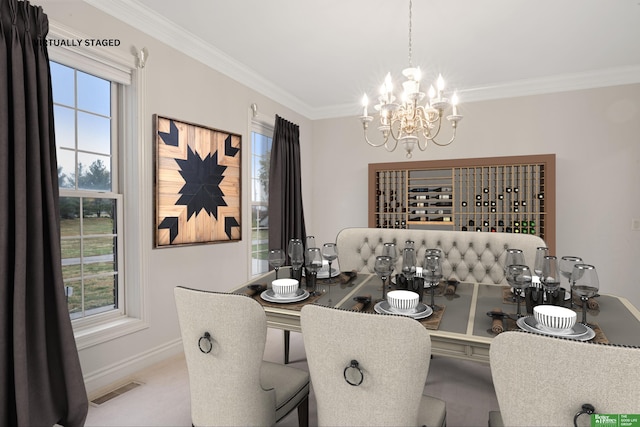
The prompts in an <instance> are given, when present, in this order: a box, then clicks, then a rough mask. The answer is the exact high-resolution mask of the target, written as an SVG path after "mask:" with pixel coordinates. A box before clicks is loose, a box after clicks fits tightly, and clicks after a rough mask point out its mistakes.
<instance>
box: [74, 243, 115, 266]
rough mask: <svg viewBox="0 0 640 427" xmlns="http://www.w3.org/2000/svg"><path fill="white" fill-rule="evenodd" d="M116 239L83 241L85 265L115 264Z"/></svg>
mask: <svg viewBox="0 0 640 427" xmlns="http://www.w3.org/2000/svg"><path fill="white" fill-rule="evenodd" d="M115 243H116V238H115V237H92V238H86V239H84V240H83V247H82V248H83V255H84V258H83V261H84V263H85V264H90V263H92V262H113V260H114V258H113V254H114V252H115V251H114V250H113V248H114V245H115Z"/></svg>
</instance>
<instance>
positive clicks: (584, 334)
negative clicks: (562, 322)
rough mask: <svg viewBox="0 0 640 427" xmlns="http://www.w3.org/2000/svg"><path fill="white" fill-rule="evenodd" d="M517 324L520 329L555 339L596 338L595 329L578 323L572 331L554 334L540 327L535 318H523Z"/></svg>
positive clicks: (581, 339) (583, 339) (584, 339)
mask: <svg viewBox="0 0 640 427" xmlns="http://www.w3.org/2000/svg"><path fill="white" fill-rule="evenodd" d="M516 324H517V325H518V326H519V327H520V329H524V330H525V331H528V332H535V333H538V334H544V335H551V336H553V337H561V338H569V339H572V340H578V341H589V340H590V339H591V338H593V337H595V336H596V333H595V332H594V330H593V329H591V328H590V327H588V326H585V325H583V324H582V323H576V324H575V325H574V326H573V328H571V331H568V332H560V333H558V332H552V331H550V330H548V329H546V328H545V329H541V328H540V327H538V321H537V320H536V319H535V317H533V316H527V317H521V318H519V319H518V320H517V321H516Z"/></svg>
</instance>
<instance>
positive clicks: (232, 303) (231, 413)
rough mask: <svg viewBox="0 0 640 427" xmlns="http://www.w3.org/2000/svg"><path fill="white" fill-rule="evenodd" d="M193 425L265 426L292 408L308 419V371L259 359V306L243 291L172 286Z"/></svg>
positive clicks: (263, 324) (262, 324)
mask: <svg viewBox="0 0 640 427" xmlns="http://www.w3.org/2000/svg"><path fill="white" fill-rule="evenodd" d="M174 296H175V301H176V307H177V309H178V319H179V322H180V331H181V335H182V344H183V347H184V354H185V359H186V362H187V369H188V372H189V389H190V394H191V420H192V423H193V425H194V426H213V425H216V426H254V425H255V426H269V425H273V424H275V423H276V422H278V421H280V420H281V419H282V418H283V417H285V416H286V415H287V414H288V413H289V412H291V411H293V410H294V409H296V408H297V410H298V423H299V425H300V426H307V425H308V419H309V400H308V396H309V373H308V372H306V371H303V370H300V369H297V368H293V367H290V366H284V365H280V364H276V363H271V362H266V361H263V360H262V357H263V354H264V348H265V342H266V336H267V321H266V315H265V312H264V309H263V308H262V306H261V305H260V304H259V303H258V302H257V301H255V300H253V299H252V298H249V297H247V296H246V295H239V294H226V293H217V292H207V291H202V290H196V289H189V288H185V287H176V288H175V289H174Z"/></svg>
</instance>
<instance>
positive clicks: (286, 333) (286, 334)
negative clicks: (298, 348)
mask: <svg viewBox="0 0 640 427" xmlns="http://www.w3.org/2000/svg"><path fill="white" fill-rule="evenodd" d="M290 335H291V331H284V364H285V365H286V364H288V363H289V339H290Z"/></svg>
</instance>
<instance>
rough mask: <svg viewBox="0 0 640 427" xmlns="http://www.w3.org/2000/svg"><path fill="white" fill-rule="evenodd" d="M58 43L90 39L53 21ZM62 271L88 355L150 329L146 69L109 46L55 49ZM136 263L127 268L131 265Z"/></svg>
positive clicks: (52, 33) (74, 322)
mask: <svg viewBox="0 0 640 427" xmlns="http://www.w3.org/2000/svg"><path fill="white" fill-rule="evenodd" d="M49 28H50V31H49V37H52V38H61V39H67V40H70V39H80V38H86V37H84V36H83V35H80V34H77V33H72V32H70V31H69V30H68V29H67V28H64V27H61V26H58V25H57V24H56V23H55V22H53V21H52V22H50V27H49ZM48 51H49V57H50V59H51V80H52V89H53V103H54V119H55V123H54V125H55V134H56V150H57V151H56V155H57V159H58V178H59V187H60V216H61V220H60V222H61V224H60V225H61V237H60V238H61V242H60V244H61V249H62V270H63V280H64V282H65V287H66V294H67V301H68V308H69V315H70V317H71V319H72V325H73V329H74V334H75V338H76V346H77V348H78V349H79V350H81V349H84V348H87V347H91V346H93V345H97V344H100V343H103V342H105V341H109V340H112V339H114V338H118V337H120V336H123V335H126V334H129V333H132V332H135V331H138V330H141V329H144V328H147V327H148V321H147V314H146V313H147V311H146V308H145V290H146V286H147V281H148V268H149V267H148V265H149V256H150V249H149V248H148V245H145V244H144V242H148V241H151V240H152V235H151V231H152V230H151V229H150V228H149V227H146V226H145V224H144V223H143V222H144V221H143V220H144V219H146V218H151V217H152V212H151V210H152V207H151V206H148V203H147V204H145V203H144V200H146V199H147V198H149V197H151V194H152V190H153V188H152V184H151V183H150V182H148V180H147V179H146V178H147V177H148V175H149V169H148V166H146V165H147V164H150V163H151V159H152V153H151V147H150V144H143V143H138V141H145V140H146V138H148V134H146V133H145V130H144V129H145V128H144V118H145V117H146V112H145V111H144V99H145V78H144V69H143V68H139V67H137V66H136V65H137V64H136V58H135V56H134V55H123V54H121V53H119V52H115V51H113V50H109V49H104V48H103V47H86V46H73V47H64V46H49V49H48ZM125 267H126V268H125Z"/></svg>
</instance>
